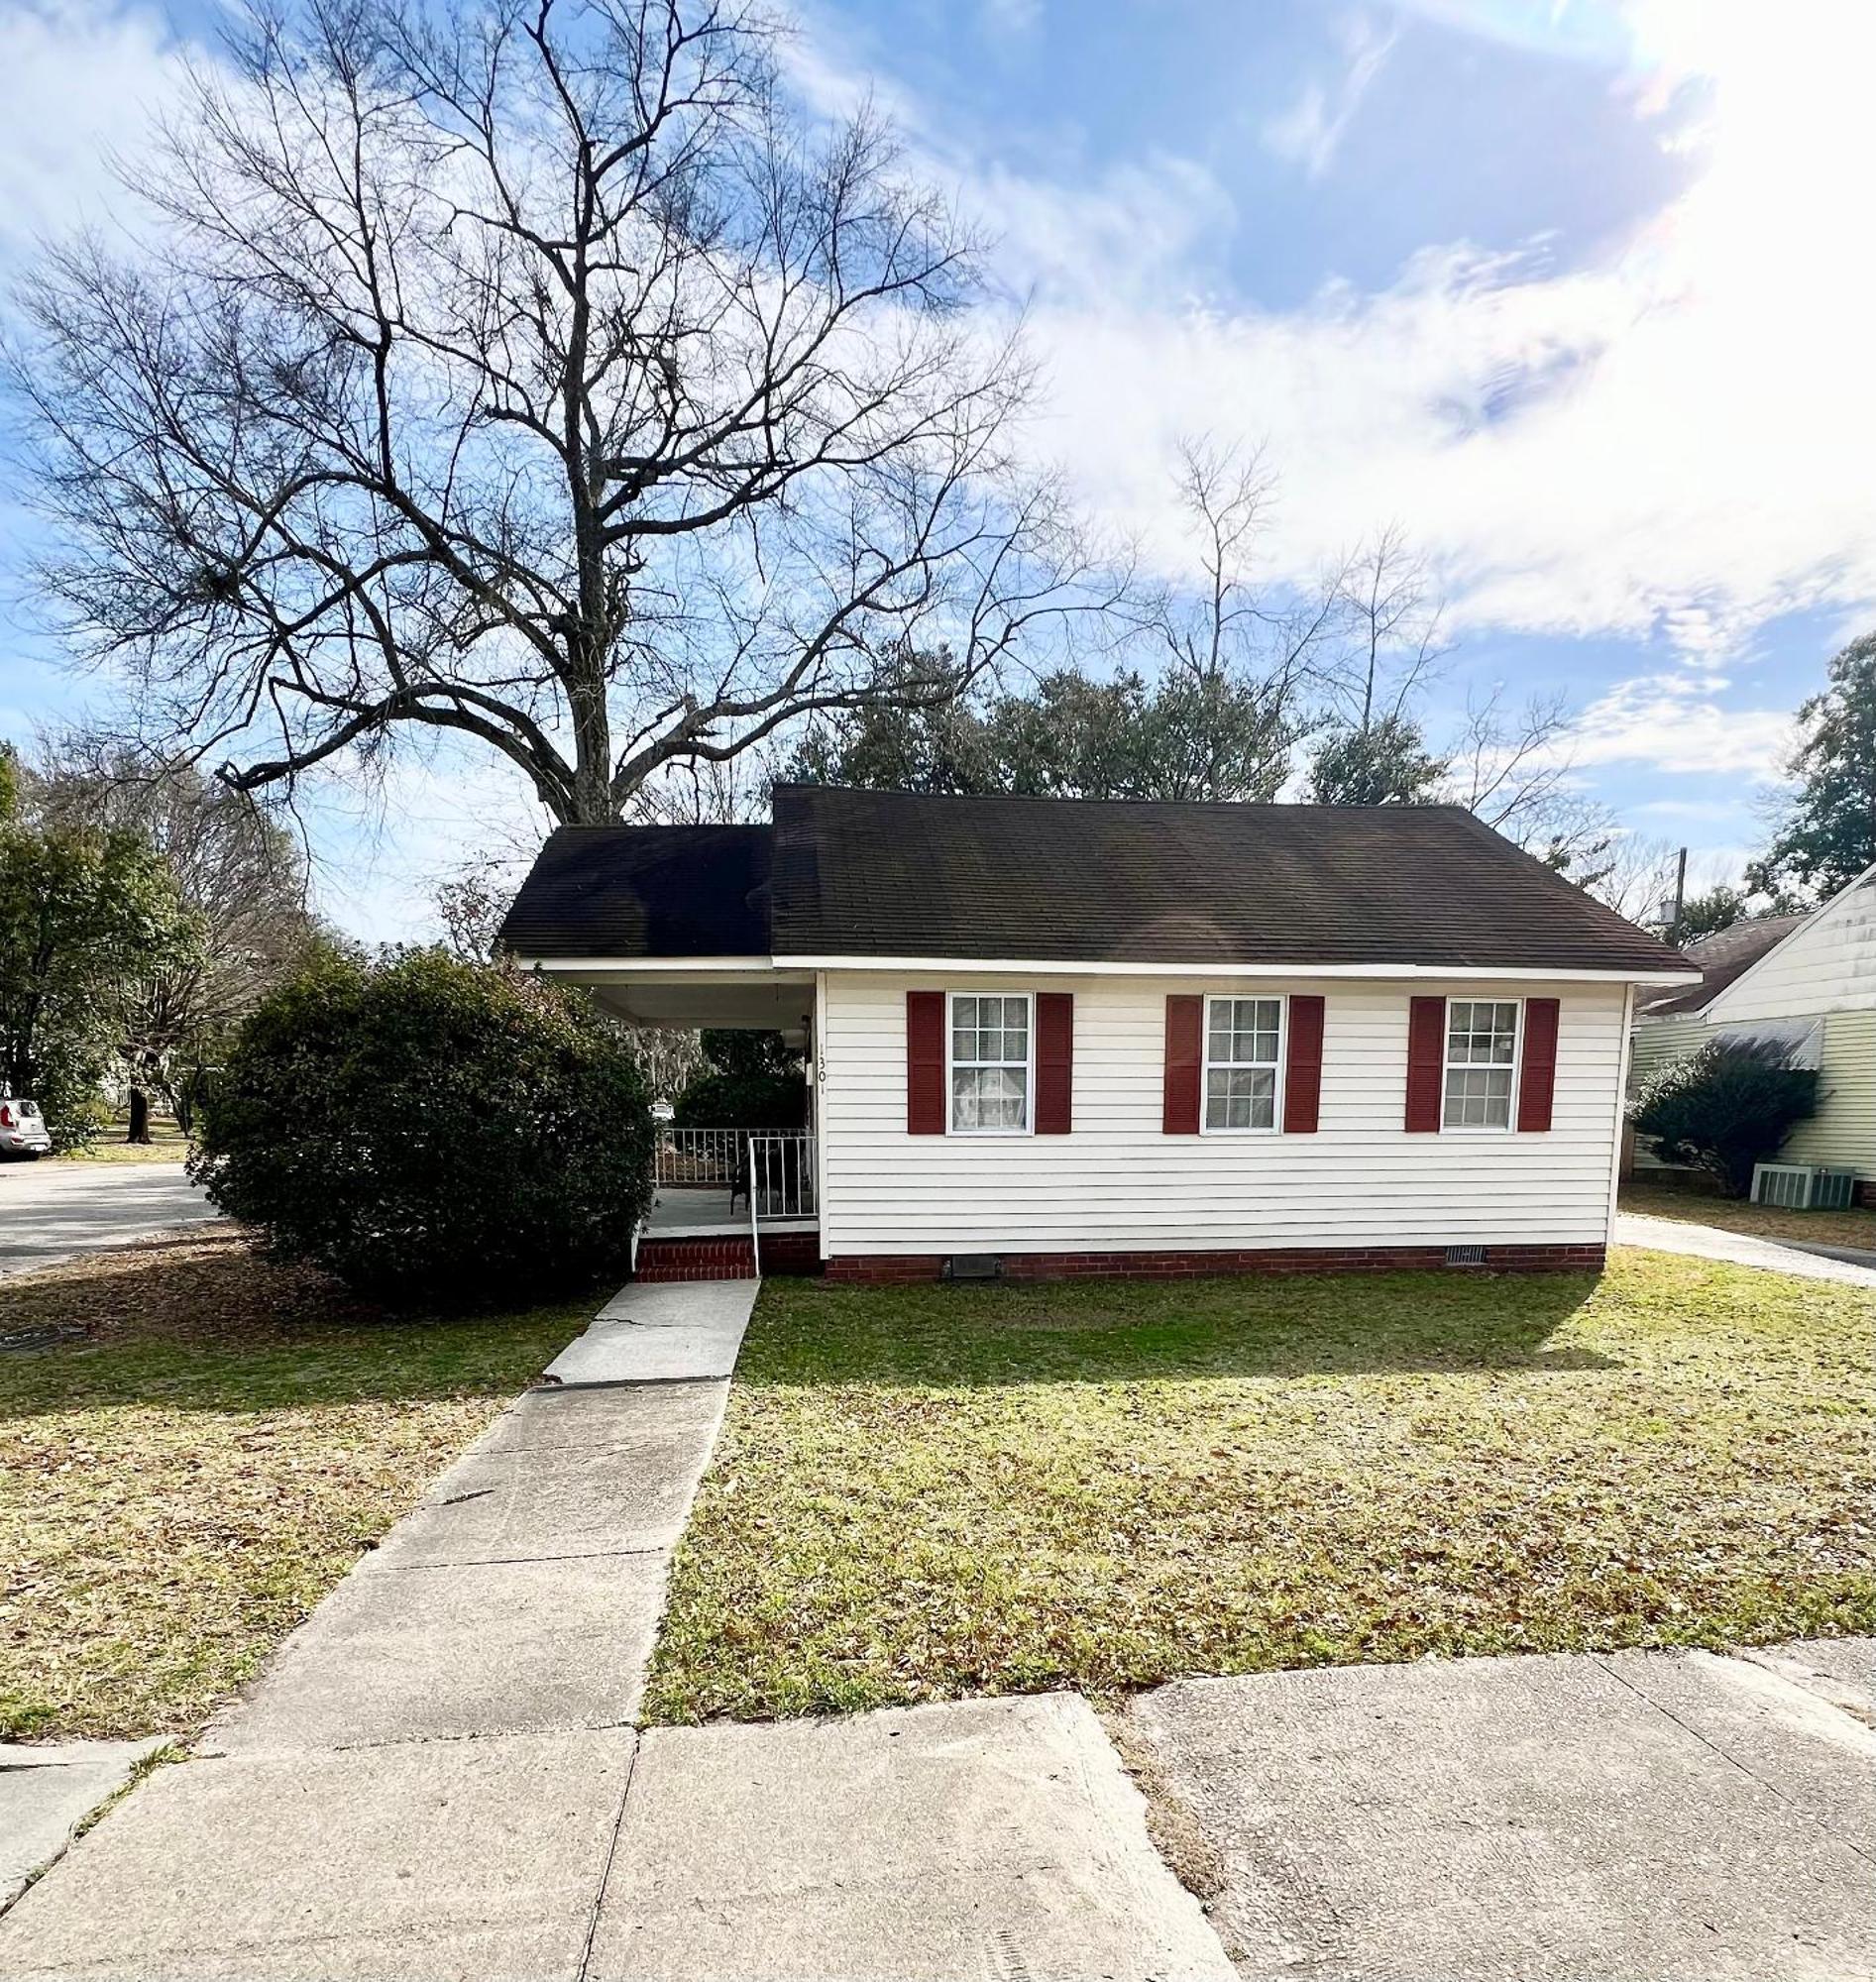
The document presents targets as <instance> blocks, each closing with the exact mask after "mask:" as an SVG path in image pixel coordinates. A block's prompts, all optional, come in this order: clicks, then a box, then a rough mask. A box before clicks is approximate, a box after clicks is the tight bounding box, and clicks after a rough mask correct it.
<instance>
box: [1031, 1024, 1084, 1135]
mask: <svg viewBox="0 0 1876 1982" xmlns="http://www.w3.org/2000/svg"><path fill="white" fill-rule="evenodd" d="M1074 1086H1075V999H1074V993H1073V992H1072V991H1039V992H1037V994H1036V1133H1037V1134H1038V1135H1039V1136H1065V1135H1067V1134H1068V1133H1069V1130H1070V1129H1071V1128H1072V1126H1073V1123H1074Z"/></svg>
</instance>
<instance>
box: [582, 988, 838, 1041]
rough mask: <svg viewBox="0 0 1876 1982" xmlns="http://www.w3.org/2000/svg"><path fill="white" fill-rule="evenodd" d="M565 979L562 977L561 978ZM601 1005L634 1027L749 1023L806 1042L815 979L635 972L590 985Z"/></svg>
mask: <svg viewBox="0 0 1876 1982" xmlns="http://www.w3.org/2000/svg"><path fill="white" fill-rule="evenodd" d="M563 981H564V980H563ZM591 989H592V992H593V996H594V998H595V999H596V1000H597V1001H598V1003H599V1004H601V1005H602V1006H604V1007H605V1009H606V1010H607V1011H608V1012H612V1013H615V1014H616V1015H617V1016H618V1017H619V1018H621V1019H625V1020H628V1021H629V1022H630V1023H631V1024H633V1025H635V1026H710V1027H713V1028H716V1027H721V1028H724V1029H725V1030H730V1029H734V1028H737V1027H745V1028H748V1029H751V1030H754V1031H760V1032H776V1033H781V1034H782V1035H783V1036H784V1037H785V1038H786V1039H787V1040H788V1041H789V1043H790V1044H791V1045H793V1046H804V1045H806V1044H807V1039H808V1028H809V1024H810V1021H811V1019H812V1017H813V1014H814V1009H815V986H814V980H813V979H812V978H807V977H804V978H799V979H789V978H784V979H779V980H778V979H774V978H766V977H765V978H760V979H756V980H754V981H751V980H749V979H748V978H741V979H737V978H726V979H721V980H718V981H717V982H715V983H712V982H701V981H699V980H698V979H696V978H695V977H693V978H691V979H689V980H679V979H666V980H663V981H660V980H659V979H656V978H650V977H638V976H634V977H632V978H630V979H629V980H619V979H613V980H612V981H611V982H609V983H606V982H601V983H595V984H593V985H592V986H591Z"/></svg>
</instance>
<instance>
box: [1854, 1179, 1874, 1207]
mask: <svg viewBox="0 0 1876 1982" xmlns="http://www.w3.org/2000/svg"><path fill="white" fill-rule="evenodd" d="M1850 1202H1851V1203H1852V1204H1856V1205H1860V1206H1861V1207H1862V1208H1863V1210H1865V1211H1876V1179H1872V1178H1869V1177H1858V1178H1857V1180H1856V1187H1855V1189H1854V1190H1852V1191H1851V1192H1850Z"/></svg>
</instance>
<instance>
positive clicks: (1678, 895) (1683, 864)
mask: <svg viewBox="0 0 1876 1982" xmlns="http://www.w3.org/2000/svg"><path fill="white" fill-rule="evenodd" d="M1686 907H1687V848H1686V847H1685V846H1684V847H1682V848H1681V857H1680V859H1679V860H1677V861H1676V862H1675V868H1674V921H1673V922H1672V924H1670V925H1669V927H1670V928H1672V929H1679V928H1680V927H1681V912H1682V911H1683V910H1684V909H1685V908H1686Z"/></svg>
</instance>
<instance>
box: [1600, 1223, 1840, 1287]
mask: <svg viewBox="0 0 1876 1982" xmlns="http://www.w3.org/2000/svg"><path fill="white" fill-rule="evenodd" d="M1614 1237H1615V1243H1616V1245H1618V1246H1641V1247H1645V1248H1646V1249H1647V1250H1649V1251H1650V1252H1655V1253H1680V1254H1682V1255H1684V1256H1688V1257H1691V1258H1694V1259H1700V1260H1723V1261H1725V1262H1726V1263H1727V1264H1729V1265H1731V1266H1764V1267H1766V1268H1767V1269H1768V1270H1770V1271H1772V1272H1778V1273H1795V1274H1797V1276H1798V1277H1799V1278H1800V1279H1804V1280H1833V1281H1835V1282H1836V1283H1837V1284H1838V1285H1840V1286H1847V1287H1876V1266H1869V1265H1867V1264H1863V1263H1862V1261H1861V1259H1860V1256H1858V1255H1856V1254H1854V1253H1851V1252H1849V1251H1847V1249H1842V1248H1832V1247H1816V1248H1814V1247H1811V1246H1781V1245H1779V1244H1778V1243H1777V1242H1776V1241H1774V1240H1771V1239H1754V1238H1753V1237H1751V1236H1750V1234H1748V1233H1744V1232H1724V1231H1721V1230H1720V1228H1719V1227H1718V1226H1716V1225H1687V1224H1683V1223H1682V1221H1681V1220H1679V1219H1678V1218H1646V1217H1644V1216H1642V1214H1641V1213H1640V1212H1636V1211H1618V1212H1617V1213H1616V1214H1615V1233H1614Z"/></svg>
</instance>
